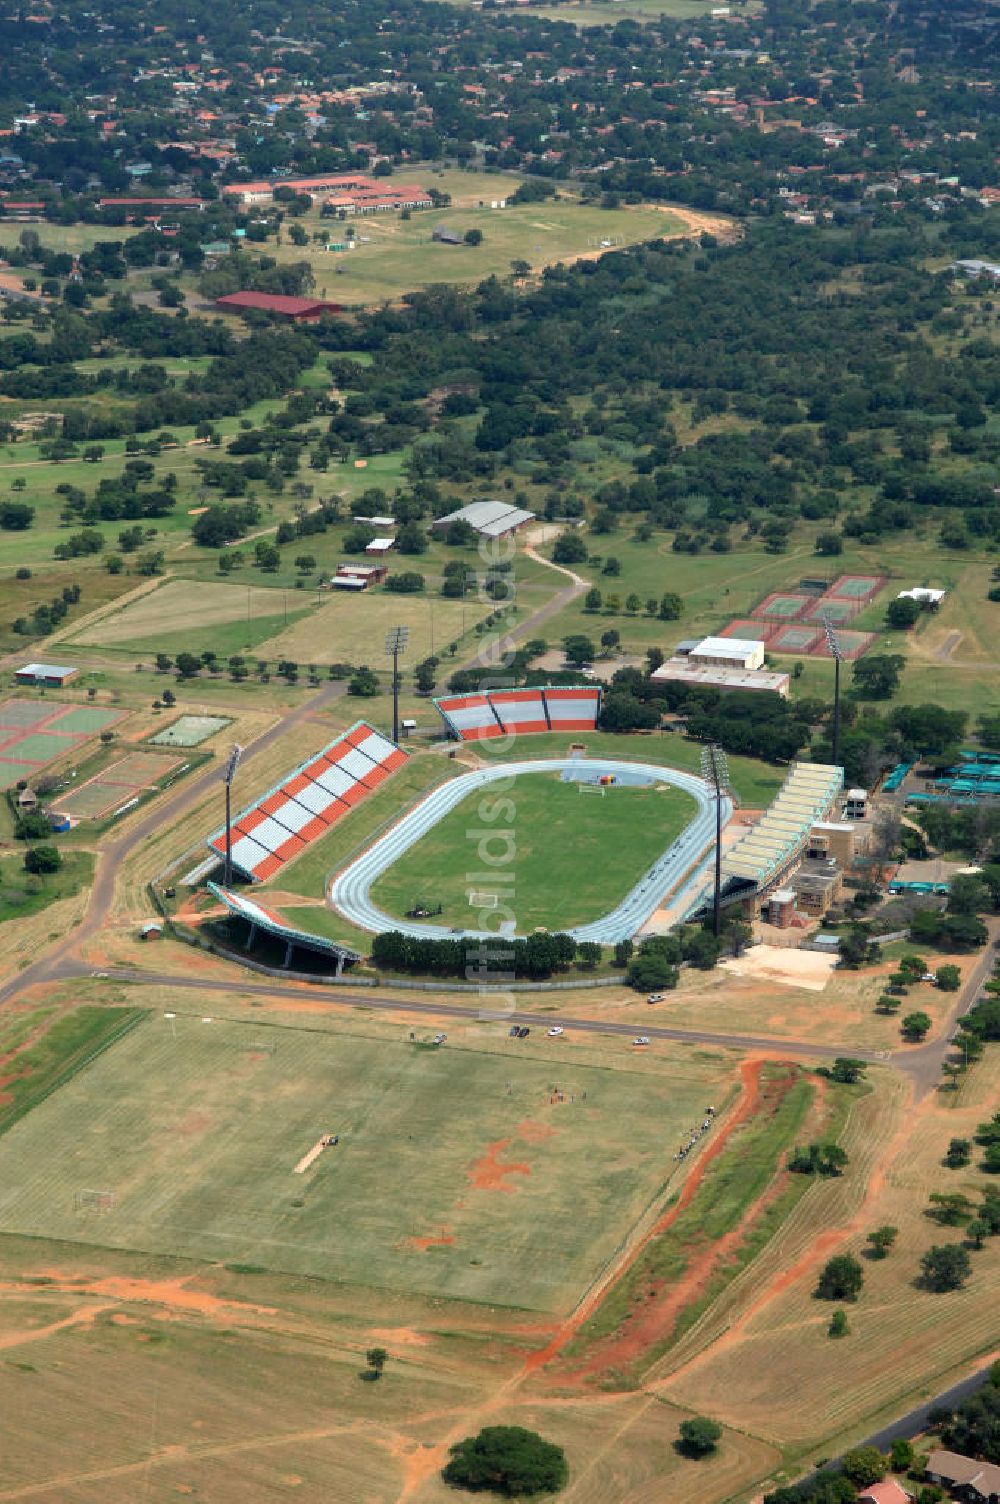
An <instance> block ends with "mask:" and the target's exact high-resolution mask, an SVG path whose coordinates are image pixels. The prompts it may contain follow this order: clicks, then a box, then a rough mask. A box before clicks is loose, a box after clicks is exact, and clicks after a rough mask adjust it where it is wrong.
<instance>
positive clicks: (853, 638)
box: [812, 630, 878, 658]
mask: <svg viewBox="0 0 1000 1504" xmlns="http://www.w3.org/2000/svg"><path fill="white" fill-rule="evenodd" d="M877 640H878V639H877V634H876V633H875V632H843V631H839V630H838V632H837V644H838V646H839V648H840V656H841V658H860V657H861V656H862V654H864V653H867V651H868V649H869V648H870V647H871V646H872V644H873V643H874V642H876V641H877ZM812 654H813V657H814V658H829V657H830V649H829V648H828V647H827V643H826V637H825V635H824V634H822V633H821V634H820V638H819V641H818V643H817V644H816V646H815V647H814V648H813V650H812Z"/></svg>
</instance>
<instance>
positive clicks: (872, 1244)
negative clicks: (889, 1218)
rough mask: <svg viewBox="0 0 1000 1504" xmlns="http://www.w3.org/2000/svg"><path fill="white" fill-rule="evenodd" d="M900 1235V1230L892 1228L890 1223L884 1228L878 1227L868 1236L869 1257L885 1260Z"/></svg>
mask: <svg viewBox="0 0 1000 1504" xmlns="http://www.w3.org/2000/svg"><path fill="white" fill-rule="evenodd" d="M898 1233H899V1228H898V1227H892V1226H891V1225H890V1224H889V1223H888V1222H887V1223H885V1225H884V1226H882V1227H876V1228H875V1230H874V1232H870V1233H869V1234H868V1257H869V1258H871V1259H884V1258H885V1257H886V1255H887V1254H888V1253H889V1251H890V1249H891V1248H892V1247H893V1246H894V1245H895V1242H896V1237H897V1235H898Z"/></svg>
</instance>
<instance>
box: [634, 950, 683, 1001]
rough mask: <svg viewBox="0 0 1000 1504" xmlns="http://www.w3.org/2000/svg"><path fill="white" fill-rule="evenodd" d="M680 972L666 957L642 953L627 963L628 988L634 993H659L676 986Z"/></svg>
mask: <svg viewBox="0 0 1000 1504" xmlns="http://www.w3.org/2000/svg"><path fill="white" fill-rule="evenodd" d="M679 976H680V972H679V971H678V970H677V967H676V966H675V965H674V964H673V962H671V961H669V960H668V959H667V957H666V956H663V955H659V954H657V953H656V952H649V951H644V952H643V953H642V954H640V955H638V956H633V957H632V959H631V961H630V962H629V963H628V981H629V986H630V987H634V988H635V990H636V992H659V991H661V990H663V989H666V990H668V991H669V990H671V989H672V988H674V987H676V986H677V981H678V977H679Z"/></svg>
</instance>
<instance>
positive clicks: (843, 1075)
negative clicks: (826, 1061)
mask: <svg viewBox="0 0 1000 1504" xmlns="http://www.w3.org/2000/svg"><path fill="white" fill-rule="evenodd" d="M867 1069H868V1067H867V1065H866V1063H865V1061H864V1060H853V1059H852V1058H851V1057H850V1056H849V1055H838V1056H837V1058H836V1060H835V1061H834V1062H833V1065H832V1066H831V1068H830V1080H831V1081H839V1082H841V1083H842V1085H845V1086H853V1085H854V1083H855V1082H856V1081H860V1080H861V1077H862V1076H863V1075H864V1073H865V1071H866V1070H867Z"/></svg>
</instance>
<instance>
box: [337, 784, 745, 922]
mask: <svg viewBox="0 0 1000 1504" xmlns="http://www.w3.org/2000/svg"><path fill="white" fill-rule="evenodd" d="M584 766H585V767H586V770H587V772H588V774H592V775H593V777H594V778H595V779H596V778H599V777H600V776H601V775H602V774H615V775H620V776H622V777H623V778H624V779H626V780H629V781H631V780H634V779H635V777H636V775H637V774H638V775H643V776H645V777H647V778H648V779H649V780H650V781H651V782H654V783H669V784H671V785H673V787H675V788H678V789H682V790H683V791H684V792H685V793H687V794H690V795H691V797H692V798H693V799H694V801H695V804H696V806H697V811H696V813H695V815H694V817H693V818H692V819H691V820H690V821H689V823H688V824H687V826H686V827H685V829H684V831H683V832H682V834H681V835H680V836H678V838H677V840H676V841H674V842H673V843H672V844H671V845H670V846H668V847H667V849H666V850H665V851H664V852H663V853H662V854H661V855H660V856H658V857H657V859H656V861H655V862H654V863H653V864H652V866H651V867H649V868H648V869H647V870H646V872H644V873H643V875H642V877H640V879H639V881H638V882H637V883H636V884H635V885H634V887H632V888H631V889H630V890H629V892H628V893H627V894H626V895H625V897H624V898H623V899H622V901H621V902H620V903H619V904H617V905H616V907H615V908H613V909H612V910H610V912H609V913H607V914H604V915H602V916H601V918H600V919H595V920H592V921H591V922H590V923H589V924H581V925H577V926H576V927H575V928H573V929H570V930H568V931H567V933H568V934H570V935H572V936H573V938H574V940H577V941H581V940H595V941H597V942H598V944H600V945H614V944H615V943H616V941H618V940H630V939H631V938H632V937H633V936H634V935H635V934H636V933H637V932H638V931H639V930H640V929H641V928H642V926H643V925H644V924H645V923H646V921H647V920H648V919H649V918H650V916H651V915H652V914H653V913H654V912H655V911H656V909H657V908H658V907H660V904H661V902H662V900H663V898H664V896H665V895H666V894H668V893H671V892H673V891H674V890H676V889H677V888H678V887H679V885H680V884H681V883H682V881H683V879H684V878H685V876H686V875H687V874H688V873H690V872H691V870H692V869H693V868H695V866H696V865H697V864H698V863H699V862H700V860H701V858H702V857H703V855H704V853H705V850H706V848H707V847H708V846H709V845H710V843H711V842H712V840H713V839H714V836H715V806H714V798H713V795H712V793H711V791H710V789H709V787H708V785H707V784H706V783H705V782H704V781H703V780H702V779H701V778H697V777H696V776H695V775H694V774H693V773H684V772H681V771H680V769H678V768H668V767H664V766H663V765H662V764H660V763H646V762H632V761H626V760H624V759H622V760H616V759H614V758H600V759H598V758H593V759H592V758H587V760H586V763H585V764H584ZM580 767H581V761H580V759H579V758H574V757H547V758H536V759H532V760H531V761H525V762H511V763H498V764H497V765H496V766H495V767H491V768H477V769H475V770H474V771H473V772H470V773H463V774H461V775H459V777H457V778H453V779H450V780H449V781H448V782H447V783H443V784H440V785H439V786H438V787H437V788H435V789H432V790H431V792H430V793H429V794H428V795H427V796H426V797H425V798H424V799H422V800H421V802H420V803H419V804H417V805H415V806H414V808H413V809H411V810H410V811H408V813H407V814H405V815H404V816H403V818H402V819H401V820H400V821H399V822H398V824H396V825H394V826H393V827H392V829H391V830H388V831H386V833H385V835H383V836H381V837H380V838H379V839H378V840H377V841H375V842H374V844H373V845H371V846H369V847H368V849H367V851H364V852H362V854H361V855H360V856H359V857H357V858H356V859H355V860H354V861H353V862H351V863H350V864H349V865H348V866H347V867H345V868H344V870H343V871H342V872H340V873H338V874H337V876H336V877H335V878H334V879H333V882H332V884H331V886H330V889H329V892H328V895H327V902H328V903H329V904H330V905H331V906H332V907H333V908H334V909H336V910H337V911H338V913H340V914H342V915H343V916H344V918H345V919H349V920H350V921H351V923H352V924H356V925H358V926H359V927H360V928H361V929H364V930H369V931H371V932H372V933H375V934H381V933H382V932H383V931H385V930H397V931H399V932H401V933H402V934H404V935H410V936H413V937H414V938H416V939H424V940H457V939H462V938H469V939H477V940H478V939H482V938H484V937H490V936H493V935H496V934H497V933H502V934H508V933H509V932H508V931H507V930H504V929H502V928H501V929H500V930H477V929H461V928H451V927H449V926H447V925H441V924H425V923H421V922H419V921H417V920H413V919H395V918H393V917H392V916H391V915H389V914H386V913H384V912H383V911H382V910H381V909H380V908H378V907H377V905H376V904H374V903H373V902H372V899H371V896H370V895H371V888H372V884H373V883H374V882H375V881H376V879H377V878H379V877H381V876H382V874H383V873H384V872H387V871H388V870H389V868H390V867H392V866H393V864H394V863H395V862H397V861H398V860H399V858H400V857H401V856H402V855H403V853H404V852H406V851H409V849H410V847H411V846H415V845H416V844H417V842H418V841H419V840H421V839H422V838H423V837H424V836H425V835H426V834H427V832H428V831H429V830H432V829H433V827H434V826H435V825H437V823H438V821H439V820H441V819H442V818H443V817H444V816H445V815H446V814H448V813H449V811H450V810H453V809H454V808H455V807H456V805H458V804H461V802H462V800H463V799H467V798H468V797H469V795H470V794H474V793H475V792H476V791H477V789H481V788H486V787H488V786H489V785H490V784H493V783H498V782H506V781H509V780H510V779H511V778H516V777H517V776H518V775H519V774H521V773H559V772H563V771H566V770H570V771H572V772H575V773H578V772H579V771H580ZM732 812H733V806H732V801H731V800H730V799H729V798H727V797H724V798H723V801H722V820H723V824H725V823H727V822H728V820H729V819H730V817H731V815H732ZM553 839H555V840H557V839H558V832H555V831H554V832H553ZM694 901H695V899H694V895H692V904H691V906H692V907H693V906H694Z"/></svg>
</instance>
